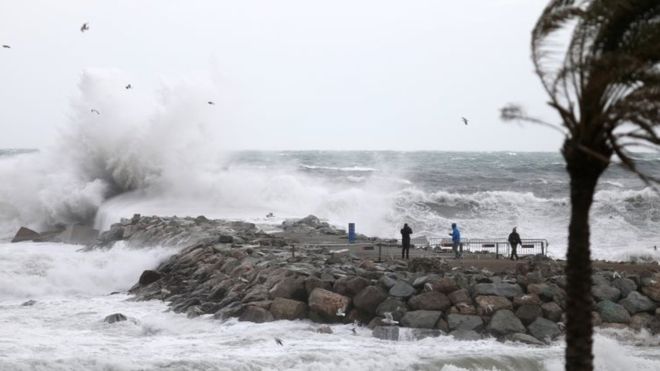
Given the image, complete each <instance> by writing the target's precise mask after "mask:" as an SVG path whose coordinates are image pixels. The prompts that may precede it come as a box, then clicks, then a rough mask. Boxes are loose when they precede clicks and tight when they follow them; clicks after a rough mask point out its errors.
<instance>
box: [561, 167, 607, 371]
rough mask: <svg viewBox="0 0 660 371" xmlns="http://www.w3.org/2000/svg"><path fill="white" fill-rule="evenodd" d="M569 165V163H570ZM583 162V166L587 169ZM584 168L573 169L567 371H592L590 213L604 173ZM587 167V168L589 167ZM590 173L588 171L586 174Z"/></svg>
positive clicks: (569, 229)
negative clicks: (598, 184)
mask: <svg viewBox="0 0 660 371" xmlns="http://www.w3.org/2000/svg"><path fill="white" fill-rule="evenodd" d="M567 162H568V161H567ZM584 162H588V161H583V164H582V165H583V166H584V165H585V164H584ZM583 166H577V168H578V169H576V168H575V167H573V168H572V169H570V167H571V166H570V165H569V174H570V177H571V222H570V225H569V227H568V253H567V256H566V278H567V301H566V316H567V324H566V370H567V371H578V370H579V371H584V370H593V354H592V351H591V347H592V334H593V329H592V323H591V311H592V308H593V302H592V299H591V284H592V282H591V272H592V270H591V255H590V254H591V253H590V250H589V209H590V208H591V204H592V202H593V196H594V192H595V189H596V184H597V182H598V178H599V177H600V174H601V172H594V171H593V170H595V169H593V168H591V169H589V170H590V171H589V170H587V169H585V168H584V167H583ZM587 166H588V164H587ZM584 170H587V171H584Z"/></svg>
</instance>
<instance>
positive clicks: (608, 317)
mask: <svg viewBox="0 0 660 371" xmlns="http://www.w3.org/2000/svg"><path fill="white" fill-rule="evenodd" d="M596 310H597V311H598V314H599V315H600V317H601V318H602V320H603V322H609V323H629V322H630V314H629V313H628V311H627V310H626V308H624V307H623V306H622V305H619V304H617V303H613V302H611V301H609V300H603V301H601V302H600V303H598V304H596Z"/></svg>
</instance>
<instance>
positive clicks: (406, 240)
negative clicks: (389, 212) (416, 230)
mask: <svg viewBox="0 0 660 371" xmlns="http://www.w3.org/2000/svg"><path fill="white" fill-rule="evenodd" d="M412 233H413V231H412V229H411V228H410V227H409V226H408V223H405V224H404V225H403V228H401V246H402V247H401V259H410V235H411V234H412Z"/></svg>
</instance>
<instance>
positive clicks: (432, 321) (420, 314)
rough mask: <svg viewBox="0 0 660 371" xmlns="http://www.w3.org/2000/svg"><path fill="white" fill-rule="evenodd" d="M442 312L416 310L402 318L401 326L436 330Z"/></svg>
mask: <svg viewBox="0 0 660 371" xmlns="http://www.w3.org/2000/svg"><path fill="white" fill-rule="evenodd" d="M440 317H442V312H440V311H431V310H415V311H410V312H406V314H404V315H403V318H401V325H403V326H405V327H414V328H434V327H435V325H436V323H437V322H438V320H439V319H440Z"/></svg>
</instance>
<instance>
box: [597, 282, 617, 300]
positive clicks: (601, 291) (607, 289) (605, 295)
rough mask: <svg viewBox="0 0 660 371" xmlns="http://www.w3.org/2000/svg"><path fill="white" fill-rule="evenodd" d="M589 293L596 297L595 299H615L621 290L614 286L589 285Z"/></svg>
mask: <svg viewBox="0 0 660 371" xmlns="http://www.w3.org/2000/svg"><path fill="white" fill-rule="evenodd" d="M591 295H593V297H594V298H596V301H603V300H609V301H617V300H619V298H620V297H621V291H619V289H617V288H616V287H612V286H609V285H607V286H605V285H599V286H592V287H591Z"/></svg>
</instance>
